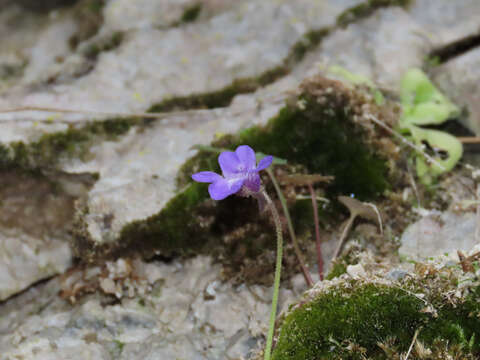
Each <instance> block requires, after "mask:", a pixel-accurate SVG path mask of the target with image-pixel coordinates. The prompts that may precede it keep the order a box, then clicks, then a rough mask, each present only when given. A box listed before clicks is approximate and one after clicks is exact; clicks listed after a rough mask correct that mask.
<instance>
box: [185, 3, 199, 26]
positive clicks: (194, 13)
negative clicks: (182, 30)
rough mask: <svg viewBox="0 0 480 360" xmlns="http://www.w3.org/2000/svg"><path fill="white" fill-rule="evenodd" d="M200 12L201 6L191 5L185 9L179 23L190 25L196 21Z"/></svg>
mask: <svg viewBox="0 0 480 360" xmlns="http://www.w3.org/2000/svg"><path fill="white" fill-rule="evenodd" d="M201 11H202V4H201V3H198V4H193V5H191V6H189V7H187V8H186V9H185V11H184V12H183V14H182V17H181V18H180V23H184V24H185V23H190V22H194V21H195V20H197V18H198V16H199V15H200V12H201Z"/></svg>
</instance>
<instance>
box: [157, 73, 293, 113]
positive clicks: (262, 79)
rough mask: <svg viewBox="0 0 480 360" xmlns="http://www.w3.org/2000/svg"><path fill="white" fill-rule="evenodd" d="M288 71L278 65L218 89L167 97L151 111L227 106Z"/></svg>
mask: <svg viewBox="0 0 480 360" xmlns="http://www.w3.org/2000/svg"><path fill="white" fill-rule="evenodd" d="M287 73H288V69H287V68H286V67H284V66H278V67H276V68H274V69H271V70H267V71H265V72H264V73H263V74H261V75H259V76H257V77H251V78H243V79H237V80H235V81H234V82H233V83H232V84H230V85H228V86H226V87H224V88H223V89H220V90H217V91H212V92H208V93H204V94H193V95H189V96H179V97H174V98H171V99H165V100H163V101H162V102H161V103H159V104H156V105H154V106H152V107H151V108H150V109H149V112H166V111H173V110H182V109H213V108H217V107H225V106H228V105H229V104H230V102H231V101H232V99H233V98H234V97H235V96H236V95H239V94H245V93H251V92H254V91H255V90H257V89H259V88H260V87H262V86H265V85H268V84H270V83H272V82H274V81H275V80H277V79H279V78H280V77H282V76H284V75H286V74H287Z"/></svg>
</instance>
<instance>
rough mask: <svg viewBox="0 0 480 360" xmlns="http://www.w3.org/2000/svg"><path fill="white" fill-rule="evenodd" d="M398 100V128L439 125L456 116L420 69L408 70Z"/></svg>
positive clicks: (453, 107)
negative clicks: (399, 107)
mask: <svg viewBox="0 0 480 360" xmlns="http://www.w3.org/2000/svg"><path fill="white" fill-rule="evenodd" d="M400 98H401V103H402V108H403V114H402V117H401V118H400V126H401V127H408V125H427V124H441V123H442V122H444V121H445V120H447V119H448V118H450V117H452V116H455V115H456V114H458V112H459V109H458V107H457V106H455V105H454V104H453V103H452V102H451V101H450V100H449V99H447V98H446V97H445V96H444V95H443V94H442V93H441V92H440V91H439V90H438V89H437V88H436V87H435V85H433V84H432V82H431V81H430V80H429V79H428V77H427V75H425V73H424V72H423V71H422V70H420V69H411V70H409V71H408V72H407V73H406V74H405V76H404V77H403V79H402V83H401V91H400Z"/></svg>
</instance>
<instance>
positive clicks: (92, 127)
mask: <svg viewBox="0 0 480 360" xmlns="http://www.w3.org/2000/svg"><path fill="white" fill-rule="evenodd" d="M139 123H140V120H138V119H133V118H132V119H110V120H105V121H95V122H90V123H87V124H86V125H83V126H82V127H80V128H75V127H73V126H71V127H70V128H69V129H68V130H66V131H64V132H56V133H51V134H45V135H42V136H41V137H40V138H39V139H38V140H37V141H34V142H31V143H28V144H26V143H24V142H12V143H10V144H4V145H2V144H0V169H2V170H3V169H9V168H19V169H23V170H35V169H41V168H50V167H53V166H55V165H56V164H57V163H58V162H59V161H60V160H61V159H63V158H72V157H80V158H82V157H85V156H87V155H88V149H89V148H90V146H91V145H92V143H93V142H94V140H95V139H96V138H98V137H101V138H104V139H109V140H112V139H116V138H117V136H119V135H123V134H125V133H126V132H127V131H128V130H129V129H130V127H131V126H133V125H136V124H139Z"/></svg>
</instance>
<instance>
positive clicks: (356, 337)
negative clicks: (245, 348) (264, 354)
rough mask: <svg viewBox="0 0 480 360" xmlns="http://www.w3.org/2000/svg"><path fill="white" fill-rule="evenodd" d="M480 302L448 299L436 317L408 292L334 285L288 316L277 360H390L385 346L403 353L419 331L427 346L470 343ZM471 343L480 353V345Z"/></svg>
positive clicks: (479, 326) (478, 329)
mask: <svg viewBox="0 0 480 360" xmlns="http://www.w3.org/2000/svg"><path fill="white" fill-rule="evenodd" d="M478 301H479V296H478V294H473V295H471V296H469V297H468V299H467V300H466V301H465V302H463V303H461V304H457V305H456V306H452V305H451V304H449V303H448V302H445V303H444V304H443V306H442V307H441V309H440V311H439V312H438V316H437V317H435V316H433V315H432V314H431V313H428V312H425V311H423V309H425V303H424V302H423V301H422V300H421V299H419V298H418V297H416V296H414V295H413V294H412V293H409V292H408V291H404V290H402V289H400V288H397V287H389V286H385V285H375V284H366V285H365V284H364V285H360V284H358V283H355V282H353V283H352V284H349V286H347V287H336V288H333V289H330V291H328V292H327V293H323V294H321V295H319V296H318V297H317V298H316V299H315V300H314V301H313V302H311V303H308V304H305V305H303V306H301V307H299V308H297V309H295V310H294V311H293V312H291V313H290V314H289V315H287V316H286V318H285V319H284V321H283V324H282V327H281V330H280V337H279V340H278V343H277V346H276V348H275V350H274V353H273V359H275V360H287V359H288V360H310V359H311V360H316V359H365V358H368V359H386V358H387V356H386V354H385V352H384V351H383V350H382V348H381V347H380V346H379V344H382V343H385V344H389V345H390V347H394V348H395V349H396V351H397V352H396V353H397V354H399V353H401V352H406V351H407V349H408V347H409V346H410V344H411V342H412V338H413V336H414V333H415V331H416V330H419V335H418V339H419V340H420V341H421V342H422V343H423V344H424V345H426V346H427V347H430V346H433V345H434V344H436V346H440V345H441V346H443V347H445V349H447V348H448V347H453V346H454V345H459V344H464V345H462V346H468V344H469V342H470V344H471V341H470V339H471V337H472V336H473V335H474V334H479V333H480V320H479V318H478V316H477V314H478ZM465 344H467V345H465ZM470 346H471V351H472V352H473V353H474V354H476V355H479V354H480V345H479V344H474V345H470ZM355 349H356V350H355ZM358 349H363V351H362V352H363V354H362V352H360V351H358Z"/></svg>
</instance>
